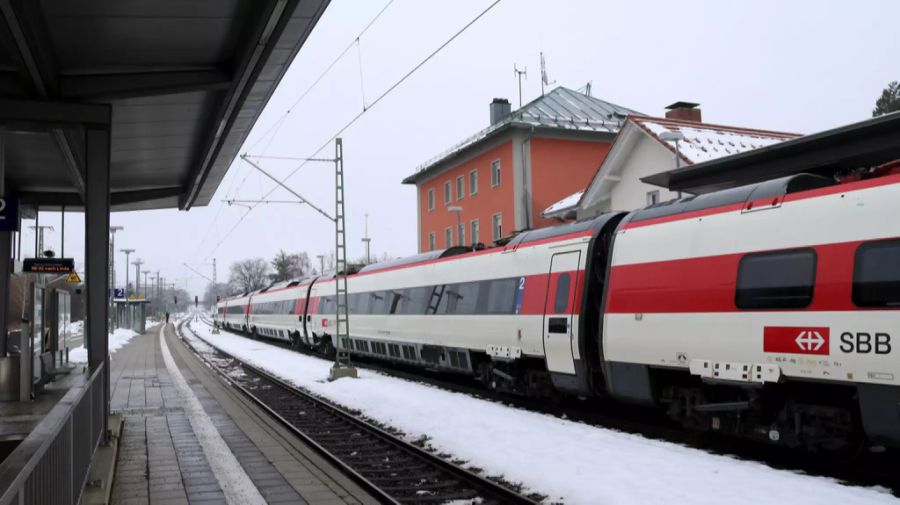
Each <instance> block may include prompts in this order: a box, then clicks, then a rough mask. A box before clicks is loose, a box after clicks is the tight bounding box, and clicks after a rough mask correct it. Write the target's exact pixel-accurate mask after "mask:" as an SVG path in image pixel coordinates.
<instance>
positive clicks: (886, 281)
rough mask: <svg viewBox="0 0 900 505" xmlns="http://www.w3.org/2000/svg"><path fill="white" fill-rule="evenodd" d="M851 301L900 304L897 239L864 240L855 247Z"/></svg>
mask: <svg viewBox="0 0 900 505" xmlns="http://www.w3.org/2000/svg"><path fill="white" fill-rule="evenodd" d="M853 303H855V304H856V305H857V306H859V307H900V240H881V241H878V242H867V243H865V244H862V245H861V246H859V248H858V249H857V250H856V264H855V266H854V267H853Z"/></svg>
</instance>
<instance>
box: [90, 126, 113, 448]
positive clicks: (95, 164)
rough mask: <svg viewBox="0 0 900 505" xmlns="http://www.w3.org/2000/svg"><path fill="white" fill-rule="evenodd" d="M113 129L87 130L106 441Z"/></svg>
mask: <svg viewBox="0 0 900 505" xmlns="http://www.w3.org/2000/svg"><path fill="white" fill-rule="evenodd" d="M109 149H110V146H109V129H108V128H97V127H92V126H89V127H87V128H86V129H85V153H86V156H85V162H86V163H85V165H86V166H85V202H84V204H85V211H84V230H85V232H84V233H85V241H84V248H85V285H86V290H87V296H86V302H87V303H86V305H87V306H86V310H85V314H86V316H87V321H86V329H85V336H86V338H87V341H86V343H87V349H88V365H89V366H90V368H91V370H95V369H97V367H99V366H103V434H104V435H103V440H104V441H106V438H107V432H108V429H107V428H108V427H107V417H108V415H109V341H108V340H109V328H108V325H109V318H108V309H109V304H108V302H107V296H108V293H107V287H108V285H109V283H108V281H107V279H108V276H109V209H110V188H109V157H110V151H109Z"/></svg>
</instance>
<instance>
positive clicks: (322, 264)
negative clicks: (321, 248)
mask: <svg viewBox="0 0 900 505" xmlns="http://www.w3.org/2000/svg"><path fill="white" fill-rule="evenodd" d="M316 257H317V258H319V274H323V273H325V255H324V254H317V255H316Z"/></svg>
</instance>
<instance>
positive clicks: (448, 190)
mask: <svg viewBox="0 0 900 505" xmlns="http://www.w3.org/2000/svg"><path fill="white" fill-rule="evenodd" d="M452 193H453V187H452V185H451V184H450V181H447V182H445V183H444V205H449V204H450V199H451V198H452V197H453V195H452Z"/></svg>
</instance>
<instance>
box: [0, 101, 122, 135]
mask: <svg viewBox="0 0 900 505" xmlns="http://www.w3.org/2000/svg"><path fill="white" fill-rule="evenodd" d="M0 123H4V124H8V125H10V127H9V129H10V130H15V129H16V125H17V124H21V125H22V126H23V127H24V131H32V130H33V129H34V126H40V127H44V128H80V127H82V126H85V125H90V126H94V127H101V128H107V127H109V125H110V124H111V123H112V106H110V105H109V104H94V103H69V102H47V101H39V100H3V99H0ZM73 140H74V139H73V138H71V137H69V141H70V142H71V141H73Z"/></svg>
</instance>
